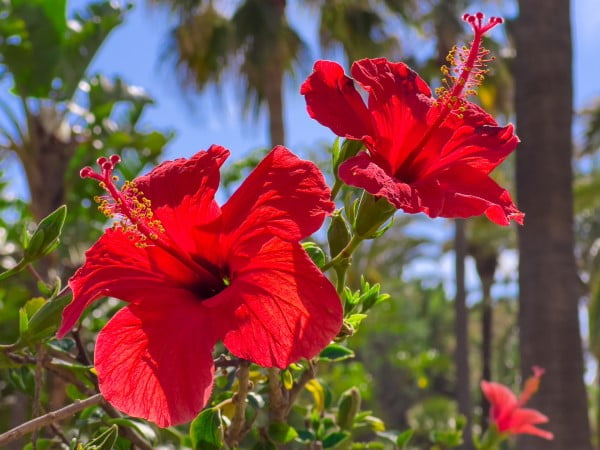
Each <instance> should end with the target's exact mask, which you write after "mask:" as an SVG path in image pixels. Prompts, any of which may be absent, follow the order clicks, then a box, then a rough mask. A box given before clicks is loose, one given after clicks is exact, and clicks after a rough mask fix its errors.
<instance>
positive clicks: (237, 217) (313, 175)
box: [222, 146, 335, 243]
mask: <svg viewBox="0 0 600 450" xmlns="http://www.w3.org/2000/svg"><path fill="white" fill-rule="evenodd" d="M329 197H330V191H329V188H328V187H327V184H326V183H325V179H324V178H323V175H322V173H321V171H320V170H319V168H318V167H317V166H316V165H314V164H313V163H312V162H310V161H304V160H301V159H299V158H298V157H297V156H295V155H294V154H293V153H292V152H290V151H289V150H288V149H286V148H285V147H282V146H278V147H275V148H274V149H273V150H272V151H271V152H270V153H269V154H268V155H267V156H266V157H265V158H264V159H263V160H262V161H261V163H260V164H259V165H258V166H257V167H256V169H254V171H252V173H251V174H250V176H248V178H246V180H245V181H244V182H243V183H242V185H241V186H240V187H239V189H238V190H237V191H236V192H235V193H234V194H233V196H232V197H231V198H230V199H229V201H228V202H227V203H226V204H225V205H223V208H222V213H223V215H222V219H223V226H224V232H225V233H229V235H230V236H229V239H231V241H232V242H234V243H235V242H236V241H240V242H241V241H245V240H251V239H253V235H255V234H256V233H264V232H265V231H266V230H268V232H269V233H271V234H274V235H276V236H279V237H280V238H281V239H285V240H289V241H299V240H300V239H303V238H305V237H306V236H308V235H310V234H311V233H313V232H315V231H316V230H318V229H319V227H320V226H321V224H322V223H323V221H324V220H325V216H326V215H327V214H328V213H330V212H331V211H333V209H334V207H335V205H334V204H333V202H331V201H330V200H329Z"/></svg>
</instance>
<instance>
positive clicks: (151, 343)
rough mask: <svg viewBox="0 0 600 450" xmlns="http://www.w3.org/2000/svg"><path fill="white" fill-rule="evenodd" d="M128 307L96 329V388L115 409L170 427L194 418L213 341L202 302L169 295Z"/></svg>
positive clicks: (208, 386)
mask: <svg viewBox="0 0 600 450" xmlns="http://www.w3.org/2000/svg"><path fill="white" fill-rule="evenodd" d="M165 300H168V303H167V302H165V303H162V304H161V305H160V306H159V303H158V302H157V304H155V305H153V306H152V307H139V306H134V305H130V306H127V307H125V308H123V309H122V310H120V311H119V312H118V313H117V314H116V315H115V316H114V317H113V318H112V319H111V320H110V321H109V322H108V323H107V324H106V326H105V327H104V328H103V329H102V331H100V334H99V335H98V340H97V342H96V353H95V358H94V359H95V368H96V370H97V372H98V381H99V386H100V392H102V394H103V395H104V398H106V400H107V401H108V402H110V403H111V404H112V405H114V406H115V407H116V408H117V409H119V410H121V411H123V412H124V413H126V414H129V415H131V416H134V417H141V418H143V419H146V420H149V421H151V422H154V423H156V424H157V425H158V426H160V427H168V426H171V425H177V424H181V423H185V422H189V421H190V420H192V419H193V418H194V417H195V416H196V415H197V414H198V413H199V412H200V411H201V410H202V408H203V407H204V405H206V403H207V402H208V400H209V398H210V394H211V390H212V382H213V373H214V366H213V360H212V348H213V346H214V343H215V339H214V337H213V335H212V333H211V331H210V330H209V329H207V324H209V323H210V322H209V321H208V320H207V316H206V314H205V312H204V310H203V308H202V306H201V303H200V302H193V301H189V300H188V301H184V300H182V299H181V298H177V297H170V298H167V299H165Z"/></svg>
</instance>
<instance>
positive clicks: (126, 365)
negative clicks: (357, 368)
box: [0, 13, 552, 449]
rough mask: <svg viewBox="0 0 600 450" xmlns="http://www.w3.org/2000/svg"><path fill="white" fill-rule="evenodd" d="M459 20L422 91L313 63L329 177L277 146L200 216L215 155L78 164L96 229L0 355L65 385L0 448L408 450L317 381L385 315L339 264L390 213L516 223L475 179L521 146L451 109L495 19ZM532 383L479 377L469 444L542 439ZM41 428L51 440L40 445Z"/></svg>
mask: <svg viewBox="0 0 600 450" xmlns="http://www.w3.org/2000/svg"><path fill="white" fill-rule="evenodd" d="M464 20H465V21H466V22H467V23H468V24H470V25H471V27H472V29H473V31H474V38H473V40H472V43H471V45H470V46H465V47H463V48H455V49H453V50H452V52H451V53H450V57H449V61H450V63H451V67H448V68H446V67H444V68H443V69H442V71H443V73H444V75H445V84H444V85H443V87H441V88H439V89H437V90H436V93H435V95H433V94H432V91H431V89H430V87H429V86H428V85H427V84H426V83H425V81H423V80H422V79H421V78H420V76H419V75H418V74H417V73H416V72H414V71H413V70H412V69H410V68H409V67H408V66H407V65H406V64H404V63H401V62H390V61H388V60H386V59H384V58H377V59H363V60H360V61H356V62H355V63H354V64H353V65H352V69H351V73H352V77H353V78H350V77H349V76H347V75H346V74H345V73H344V70H343V69H342V67H341V66H340V65H338V64H337V63H334V62H331V61H318V62H317V63H316V64H315V66H314V71H313V73H312V74H311V75H310V76H309V77H308V79H307V80H306V81H305V82H304V84H303V85H302V88H301V94H302V95H303V96H304V97H305V100H306V104H307V110H308V113H309V115H310V116H311V117H313V118H314V119H315V120H317V121H318V122H320V123H321V124H323V125H325V126H326V127H328V128H330V129H331V130H332V131H333V132H334V133H335V134H336V135H338V136H339V137H340V138H344V139H345V140H344V141H336V143H335V144H334V146H333V148H332V150H331V154H332V158H331V160H332V168H333V173H332V174H330V175H328V176H325V175H324V174H323V173H322V172H321V169H320V168H319V167H317V165H315V164H314V163H313V162H311V161H307V160H303V159H301V158H299V157H298V156H297V155H295V154H294V153H293V152H292V151H291V150H289V149H287V148H285V147H283V146H277V147H275V148H274V149H273V150H271V151H270V152H269V153H268V154H267V155H266V156H265V157H264V158H263V159H262V160H261V161H260V162H259V163H258V164H257V165H256V167H255V168H254V169H253V170H252V172H251V173H250V174H249V175H248V176H247V177H245V179H243V180H242V182H241V184H240V185H239V187H237V190H235V192H233V194H232V195H231V196H230V198H228V199H227V200H226V201H224V202H217V200H216V198H215V197H216V195H217V191H218V189H219V185H220V181H221V166H222V165H223V164H224V163H225V161H226V159H227V158H228V156H229V150H227V149H225V148H223V147H221V146H218V145H212V146H211V147H210V148H208V149H207V150H202V151H200V152H198V153H197V154H195V155H194V156H192V157H191V158H180V159H175V160H173V161H167V162H164V163H162V164H160V165H158V166H157V167H155V168H154V169H152V170H151V171H150V172H149V173H147V174H146V175H142V176H138V177H135V178H134V179H131V180H125V181H122V180H121V179H120V178H125V177H127V171H126V170H120V168H121V167H122V165H123V164H124V163H125V162H126V161H123V162H122V161H121V156H119V155H118V154H113V155H105V156H102V157H100V158H98V160H97V166H95V167H92V166H85V167H83V168H82V169H81V171H80V176H81V178H83V179H88V180H87V182H88V183H90V185H91V184H93V183H91V180H94V181H96V182H97V184H98V187H97V189H98V193H97V195H96V196H95V197H94V200H95V202H96V203H97V204H98V209H99V210H100V212H101V213H103V214H104V215H105V216H106V218H107V219H108V221H109V224H110V226H109V227H108V228H107V229H106V230H104V232H103V234H102V235H101V237H100V238H99V239H98V240H97V241H96V242H95V244H93V245H92V246H91V247H90V248H89V249H88V250H87V251H86V253H85V261H84V262H83V264H82V265H81V267H80V268H79V269H78V270H77V271H76V272H75V274H74V275H73V276H72V277H71V278H70V279H69V280H68V284H67V285H66V286H65V287H64V288H61V286H60V283H57V284H54V285H52V286H46V285H45V284H43V283H40V286H39V288H40V291H41V293H42V294H43V295H42V296H41V297H38V298H35V299H33V300H31V301H29V302H28V303H27V304H25V306H24V307H23V308H22V309H21V310H20V315H19V329H20V337H19V339H18V340H17V341H16V342H14V343H12V344H5V345H3V346H2V347H0V364H1V365H2V366H4V367H9V368H10V370H14V371H23V370H24V371H28V373H29V374H30V375H28V376H29V378H28V377H27V376H25V377H21V378H20V380H21V382H22V383H23V384H24V383H27V382H30V383H34V384H36V386H37V387H36V388H35V389H34V397H35V398H34V402H37V403H36V404H39V396H40V387H39V383H40V382H41V379H42V375H41V374H42V371H47V372H48V373H49V374H52V376H53V377H55V378H56V379H59V380H62V382H63V383H66V384H67V385H68V395H69V396H70V397H71V398H72V399H74V402H73V403H71V404H69V405H68V406H66V407H63V408H61V409H58V410H56V411H52V412H48V413H46V414H43V411H41V410H40V409H39V408H38V411H37V413H38V415H39V416H40V417H37V418H35V419H34V420H32V421H30V422H26V423H24V424H22V425H19V426H16V427H15V428H13V429H11V430H9V431H7V432H5V433H3V434H0V445H4V444H5V443H8V442H10V441H13V440H15V439H18V438H19V437H21V436H24V435H28V434H32V447H33V448H73V449H109V448H132V446H133V447H135V448H146V449H148V448H155V447H157V446H158V445H159V444H160V442H163V441H164V442H170V443H171V444H173V445H175V446H179V447H192V448H195V449H218V448H229V449H233V448H253V449H275V448H290V449H293V448H310V449H334V448H335V449H349V448H357V449H358V448H421V447H415V445H420V444H417V443H416V442H417V441H416V440H412V439H413V432H414V431H413V430H393V427H392V429H391V430H386V427H385V424H384V423H383V422H382V421H381V420H380V419H378V418H377V417H375V416H373V415H372V413H371V412H370V411H365V410H363V409H362V408H361V400H362V399H361V394H360V391H359V389H358V388H357V387H356V386H353V387H350V388H349V389H348V390H346V391H345V392H343V393H342V394H341V395H339V396H338V397H337V398H332V395H331V390H330V389H329V388H328V386H327V384H326V383H325V382H324V381H323V380H321V379H320V378H319V371H325V372H326V371H328V370H330V368H331V367H332V366H334V365H336V364H340V362H341V361H343V360H346V359H349V358H352V357H353V356H354V352H353V350H352V349H351V348H350V346H351V340H350V341H349V338H350V337H351V336H353V335H355V334H356V333H360V324H361V322H362V321H364V320H368V314H369V311H370V310H371V308H374V307H375V308H376V307H377V306H378V304H380V303H382V302H386V301H388V302H389V301H391V302H393V301H394V299H393V298H391V297H390V296H389V295H388V294H385V293H382V292H381V288H380V286H379V285H378V284H370V283H368V282H367V281H365V279H363V280H362V281H361V286H360V289H359V290H357V291H356V290H352V289H351V288H350V287H349V286H348V284H347V283H346V274H347V271H348V268H349V267H350V265H351V264H352V254H353V252H354V251H355V250H356V249H357V248H358V247H359V246H360V245H361V243H363V241H365V240H373V239H378V238H380V237H381V236H382V235H383V234H384V233H385V232H386V230H387V229H389V228H390V227H392V226H394V224H393V217H394V215H395V214H396V212H397V211H398V210H400V211H402V212H403V213H404V214H416V213H424V214H426V215H427V216H429V217H432V218H433V217H446V218H468V217H473V216H479V215H485V216H487V217H488V218H489V219H490V220H491V221H492V222H495V223H496V224H498V225H502V226H506V225H509V224H510V223H511V221H514V222H516V223H518V224H522V223H523V220H524V214H523V213H522V212H521V211H519V210H518V209H517V207H516V206H515V204H514V203H513V201H512V199H511V196H510V194H509V192H508V191H507V190H506V189H504V188H503V187H501V186H500V185H499V184H497V183H496V182H495V181H494V180H493V179H492V178H491V177H490V172H491V171H492V170H493V169H494V168H495V167H497V166H498V165H499V164H500V163H501V162H502V161H503V160H504V159H505V158H506V157H507V156H508V155H509V154H510V153H511V152H512V151H513V150H514V149H515V147H516V146H517V144H518V142H519V141H518V138H517V136H516V135H515V133H514V129H513V126H512V125H505V126H501V125H499V124H498V123H497V122H496V121H495V119H494V118H493V117H492V116H491V115H490V114H488V113H487V112H485V111H484V110H483V109H482V108H481V107H479V106H477V105H476V104H475V103H473V102H471V101H470V100H469V99H468V98H469V96H471V95H472V94H473V93H474V90H475V89H476V87H477V85H478V84H479V83H480V82H481V80H482V78H483V77H484V75H485V73H486V68H485V64H486V63H487V62H488V61H489V57H488V52H487V50H485V49H484V48H483V46H482V40H483V36H484V34H485V33H486V32H487V31H488V30H490V29H491V28H493V27H495V26H496V25H498V24H500V23H501V22H502V19H500V18H497V17H491V18H490V19H488V20H487V21H486V20H485V19H484V16H483V14H481V13H477V14H475V15H469V14H466V15H465V16H464ZM357 86H358V87H360V89H362V90H363V91H364V95H363V94H361V92H359V90H358V89H357ZM365 98H366V102H365ZM328 179H329V180H331V181H332V187H331V188H330V187H329V184H328V181H327V180H328ZM341 194H343V195H341ZM68 214H69V213H68V212H67V211H66V209H65V208H64V207H61V208H59V209H57V210H56V211H55V212H53V213H52V214H50V215H49V216H47V217H46V218H45V219H43V220H42V221H41V222H40V223H39V225H38V227H37V228H36V229H35V230H34V231H33V232H32V233H28V234H27V235H26V237H25V238H24V240H23V248H22V249H23V252H22V253H23V255H22V256H23V257H22V260H21V261H20V262H18V263H17V264H16V265H15V266H14V267H13V268H12V269H10V270H8V271H6V272H4V273H2V274H0V279H7V278H8V277H10V276H13V275H15V274H16V273H18V272H20V271H22V270H25V269H29V270H30V271H31V272H32V273H35V269H34V268H33V267H32V265H31V264H32V263H33V262H35V261H37V260H40V259H41V258H44V257H47V256H48V255H50V254H51V253H52V252H53V251H54V250H55V249H56V248H57V246H58V245H60V244H59V238H60V234H61V230H62V228H63V224H64V222H65V217H66V216H67V215H68ZM311 235H314V236H315V237H313V238H312V240H311V241H308V240H307V239H309V237H310V236H311ZM317 242H320V244H319V243H317ZM105 298H109V300H108V301H105V302H103V303H97V302H98V301H100V300H103V299H105ZM119 301H120V302H119ZM92 305H93V306H92ZM98 305H100V306H98ZM100 307H103V308H104V312H103V313H102V314H105V313H111V314H112V317H111V318H110V320H109V321H108V322H107V323H100V325H99V326H98V325H97V324H96V323H94V322H92V323H91V325H90V321H89V320H88V322H87V326H89V327H91V328H100V329H99V333H98V334H97V337H96V339H95V346H94V351H93V360H92V359H91V358H90V357H89V356H88V355H87V353H88V349H86V348H85V346H84V345H83V344H82V341H81V339H80V334H79V333H80V331H83V332H85V330H84V328H85V326H86V325H85V323H86V322H83V325H81V324H80V319H81V317H82V316H85V314H86V310H89V309H92V310H94V311H97V310H98V309H97V308H100ZM102 314H100V315H102ZM73 330H75V331H73ZM542 373H543V370H542V369H539V368H535V369H534V377H532V378H531V379H530V380H528V381H527V383H526V385H525V388H524V392H523V394H522V396H521V398H520V399H517V398H516V397H515V396H514V394H512V392H511V391H510V390H509V389H508V388H507V387H506V386H503V385H500V384H498V383H493V382H483V384H482V390H483V393H484V394H485V396H486V397H487V398H488V400H489V401H490V403H491V405H492V409H491V417H490V427H489V429H488V430H487V431H486V433H485V434H484V435H483V436H482V437H481V438H478V439H476V442H475V445H476V447H477V448H479V449H496V448H499V445H500V443H501V442H502V441H504V440H506V439H507V438H508V437H509V436H510V435H511V434H519V433H528V434H534V435H537V436H539V437H541V438H545V439H551V438H552V434H551V433H550V432H549V431H545V430H541V429H539V428H537V427H535V426H534V425H537V424H540V423H544V422H546V421H547V420H548V419H547V418H546V417H545V416H544V415H542V414H541V413H539V412H537V411H535V410H531V409H525V408H522V406H523V405H524V403H525V402H526V401H527V400H528V399H529V397H530V396H531V395H532V394H533V392H534V391H535V390H536V389H537V386H538V384H539V379H540V377H541V375H542ZM27 380H29V381H27ZM74 414H79V420H78V422H76V427H77V428H78V431H77V432H76V433H69V435H68V437H67V435H65V434H64V433H63V432H62V431H60V429H59V428H57V427H56V425H55V423H56V422H58V421H60V420H63V419H66V418H68V417H71V416H73V415H74ZM464 426H465V424H464V421H462V420H461V419H460V418H457V420H456V427H455V428H454V429H451V430H440V431H439V432H435V433H432V434H431V436H428V437H427V439H428V440H429V444H428V445H433V446H434V448H450V447H456V446H459V445H461V444H462V428H463V427H464ZM42 427H50V428H52V429H53V430H54V434H55V435H56V438H55V439H45V438H44V439H41V438H40V437H39V436H40V434H39V430H40V429H41V428H42ZM411 441H412V442H415V444H413V443H411ZM52 446H54V447H52Z"/></svg>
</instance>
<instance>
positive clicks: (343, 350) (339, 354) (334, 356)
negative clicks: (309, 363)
mask: <svg viewBox="0 0 600 450" xmlns="http://www.w3.org/2000/svg"><path fill="white" fill-rule="evenodd" d="M349 358H354V351H353V350H351V349H349V348H348V347H344V346H343V345H339V344H329V345H328V346H327V347H325V348H324V349H323V351H322V352H321V353H320V354H319V359H321V360H324V361H343V360H345V359H349Z"/></svg>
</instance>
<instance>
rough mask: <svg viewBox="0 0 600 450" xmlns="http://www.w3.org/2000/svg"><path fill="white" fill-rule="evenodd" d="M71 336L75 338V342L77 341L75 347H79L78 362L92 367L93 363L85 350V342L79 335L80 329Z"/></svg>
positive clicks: (75, 330) (72, 332)
mask: <svg viewBox="0 0 600 450" xmlns="http://www.w3.org/2000/svg"><path fill="white" fill-rule="evenodd" d="M71 335H72V336H73V340H74V341H75V345H76V346H77V360H78V361H79V362H80V363H82V364H84V365H86V366H92V365H93V364H92V361H91V360H90V357H89V356H88V354H87V351H86V350H85V345H83V341H82V340H81V336H80V335H79V328H76V329H74V330H73V331H71Z"/></svg>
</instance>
